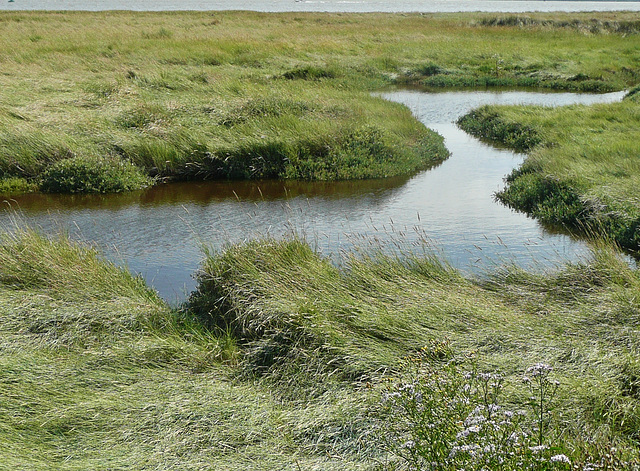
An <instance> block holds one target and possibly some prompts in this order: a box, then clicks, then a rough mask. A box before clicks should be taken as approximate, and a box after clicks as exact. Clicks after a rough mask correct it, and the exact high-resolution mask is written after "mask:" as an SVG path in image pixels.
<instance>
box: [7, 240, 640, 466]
mask: <svg viewBox="0 0 640 471" xmlns="http://www.w3.org/2000/svg"><path fill="white" fill-rule="evenodd" d="M0 260H1V261H2V263H1V264H0V316H1V317H2V322H1V323H0V348H1V349H2V352H3V355H2V360H0V363H1V364H2V367H1V369H0V371H1V373H0V417H1V418H2V420H1V421H0V423H2V426H1V427H0V441H1V442H2V443H3V447H2V448H1V449H0V463H2V466H3V467H5V468H6V469H61V470H71V469H88V468H93V469H104V468H110V469H145V468H149V467H151V468H156V469H175V468H177V467H179V468H180V469H246V468H247V467H250V468H255V469H283V468H288V469H296V468H297V467H298V466H300V467H301V468H302V469H309V468H313V469H376V468H377V467H379V465H381V464H383V463H385V462H386V463H388V464H389V466H391V465H392V463H393V462H394V461H395V460H394V458H393V456H391V457H389V456H387V455H386V451H385V450H386V446H383V444H384V443H385V441H384V437H383V436H382V435H380V433H383V434H384V431H385V430H388V429H391V428H393V427H395V426H396V425H401V422H397V419H398V418H397V417H395V418H394V416H393V415H387V413H386V412H384V409H381V408H380V406H379V404H380V401H381V399H382V397H383V395H384V393H385V391H387V386H386V385H387V382H386V381H385V378H388V377H389V376H393V377H399V378H403V377H404V376H405V374H409V373H410V370H407V369H405V366H403V365H404V364H405V361H404V360H403V358H405V357H406V356H408V355H415V354H417V353H419V352H420V351H423V352H424V351H428V352H431V353H429V356H427V357H425V358H426V360H427V361H428V364H429V366H430V368H434V369H435V370H436V371H438V370H442V372H443V373H444V371H445V369H446V366H445V365H446V363H443V361H446V360H448V359H454V360H455V361H462V359H464V358H467V357H468V356H469V355H470V354H473V356H474V357H475V362H476V364H477V365H478V368H479V369H480V371H492V372H496V371H499V372H502V373H503V374H504V375H505V377H506V383H505V384H506V387H505V393H504V394H505V400H506V401H507V402H508V403H509V404H513V405H514V406H518V405H519V404H520V405H522V404H523V403H524V402H526V397H527V396H526V394H527V393H526V390H525V389H523V386H522V383H521V382H520V381H519V378H520V377H521V376H522V375H523V374H524V372H525V370H526V368H527V367H529V366H531V365H532V364H535V363H537V362H541V361H542V362H546V363H549V364H551V365H553V367H554V375H555V376H554V378H557V379H558V380H559V381H560V388H559V390H558V394H557V399H556V408H555V412H554V416H553V420H552V422H551V423H552V425H551V428H550V429H549V431H548V432H547V434H548V436H549V437H550V440H551V442H552V444H553V445H554V446H558V447H560V448H558V449H561V450H562V451H563V452H564V453H566V454H568V455H570V457H571V460H572V461H573V462H574V463H576V464H580V463H582V464H585V463H587V462H595V461H597V460H599V459H607V458H606V457H605V455H606V454H607V453H608V452H609V451H610V449H611V447H613V446H615V447H617V449H618V450H620V452H619V453H620V454H622V456H625V457H626V458H625V459H626V460H627V461H628V460H632V461H633V460H634V459H637V457H638V440H640V437H639V436H638V430H639V429H640V409H638V377H640V369H639V365H640V362H639V361H638V358H639V356H638V355H639V349H640V344H639V343H638V340H639V339H638V335H637V328H638V323H639V322H640V319H639V317H638V312H640V306H638V299H639V297H638V291H639V290H640V278H639V277H638V273H637V271H635V270H632V269H630V268H629V267H628V266H627V265H626V264H625V263H624V262H622V261H621V260H620V259H619V258H618V256H617V255H615V253H614V252H613V251H611V250H610V249H607V248H601V249H596V250H595V252H594V254H593V257H592V258H591V259H588V260H584V261H583V262H580V263H576V264H568V265H566V266H562V267H559V268H558V269H557V270H556V271H553V272H548V273H538V274H535V273H528V272H524V271H522V270H520V269H517V268H515V267H512V266H505V267H503V268H502V269H500V270H498V271H497V272H495V273H492V274H486V275H483V276H482V277H480V278H479V279H469V278H465V277H463V276H462V275H461V274H460V273H458V272H457V271H455V270H453V269H452V268H450V267H448V266H447V265H446V264H444V263H442V262H441V261H439V260H438V258H437V257H435V256H433V255H430V253H429V252H428V251H426V252H425V253H424V254H422V255H417V256H416V255H408V254H400V253H399V254H398V256H393V255H382V254H381V253H379V252H377V251H374V252H371V253H370V254H369V255H367V254H366V253H359V254H356V253H352V254H346V258H345V260H344V263H343V265H341V267H336V266H334V265H332V264H331V263H329V262H328V261H327V260H325V259H323V258H322V257H320V256H319V255H318V254H316V253H315V252H314V251H313V250H312V249H311V248H310V247H309V246H308V245H307V244H306V243H305V242H304V241H301V240H298V239H289V240H284V241H276V240H262V241H256V242H252V243H248V244H242V245H238V246H231V247H228V248H227V249H225V250H224V251H222V252H220V253H208V254H207V256H206V260H205V262H204V264H203V266H202V269H201V271H200V272H199V274H198V280H199V288H198V291H197V292H196V293H194V295H193V296H192V298H191V299H190V300H189V302H188V303H187V305H185V306H184V307H183V308H182V309H180V310H178V311H172V310H170V309H169V308H168V307H167V306H166V305H165V304H164V303H163V302H162V301H161V300H159V299H158V297H157V296H156V295H155V293H153V292H152V291H151V290H150V289H149V288H147V287H146V286H145V285H144V282H143V281H142V280H140V279H139V278H136V277H133V276H131V275H130V274H129V273H128V272H127V271H126V270H123V269H121V268H118V267H115V266H114V265H112V264H111V263H109V262H106V261H104V260H103V259H102V258H101V257H100V255H99V254H98V253H97V252H96V251H95V250H93V249H91V248H87V247H84V246H79V245H76V244H73V243H70V242H69V241H68V240H67V239H66V238H65V237H57V238H54V239H47V238H45V237H43V236H41V235H38V234H37V233H34V232H33V231H30V230H17V232H14V234H13V235H8V234H5V235H4V236H3V242H2V244H1V245H0ZM438 345H440V346H442V345H446V348H445V349H444V350H443V349H440V348H439V347H438V348H436V347H437V346H438ZM424 346H427V348H428V350H421V349H422V347H424ZM634 457H635V458H634ZM383 467H384V466H383ZM391 469H393V468H391ZM579 469H582V468H579ZM609 469H621V470H622V469H634V468H628V467H627V468H624V467H619V466H618V467H616V466H613V467H610V468H609Z"/></svg>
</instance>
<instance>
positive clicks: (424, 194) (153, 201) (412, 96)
mask: <svg viewBox="0 0 640 471" xmlns="http://www.w3.org/2000/svg"><path fill="white" fill-rule="evenodd" d="M623 95H624V93H623V92H620V93H613V94H605V95H592V94H573V93H538V92H522V91H451V92H438V93H425V92H418V91H396V92H390V93H384V94H383V95H382V96H383V97H384V98H386V99H389V100H392V101H397V102H400V103H404V104H405V105H407V106H408V107H409V108H410V109H411V110H412V111H413V113H414V114H415V115H416V116H417V118H418V119H420V120H421V121H422V122H423V123H424V124H425V125H426V126H428V127H430V128H432V129H434V130H436V131H437V132H439V133H440V134H442V135H443V136H444V137H445V140H446V142H445V143H446V145H447V147H448V148H449V150H450V151H451V156H450V158H449V159H448V160H447V161H445V162H444V163H443V164H442V165H440V166H438V167H436V168H433V169H431V170H428V171H425V172H422V173H420V174H418V175H415V176H413V177H400V178H392V179H385V180H368V181H350V182H329V183H328V182H319V183H308V182H292V181H257V182H198V183H194V182H190V183H174V184H168V185H161V186H158V187H154V188H150V189H148V190H145V191H140V192H134V193H130V194H125V195H106V196H105V195H83V196H77V195H74V196H72V195H42V194H31V195H23V196H20V197H17V198H15V201H13V202H11V208H12V209H18V210H19V211H20V214H21V216H20V217H21V218H23V219H24V221H25V222H26V223H27V224H29V225H31V226H35V227H38V228H40V229H41V230H43V231H44V232H45V233H51V232H56V231H59V230H60V229H62V230H64V231H66V232H68V233H69V234H70V235H71V236H72V237H73V238H76V239H80V240H84V241H90V242H92V243H96V244H97V245H98V246H99V247H101V248H102V249H103V251H104V252H105V254H106V255H107V257H109V258H110V259H112V260H114V261H116V262H117V263H122V264H126V265H127V266H128V267H129V269H131V270H132V271H134V272H137V273H141V274H142V275H143V276H144V277H145V278H146V279H147V281H148V282H149V284H151V285H152V286H154V287H155V288H156V289H157V290H158V291H159V293H160V294H161V295H162V296H163V297H164V298H165V299H167V300H168V301H169V302H178V301H180V300H182V299H184V298H185V297H186V295H187V293H188V292H189V291H190V290H192V289H193V288H194V286H195V281H194V280H193V278H192V275H193V274H194V273H195V272H196V270H197V268H198V265H199V263H200V260H201V258H202V253H201V250H200V247H201V245H202V244H206V245H210V246H213V247H216V248H219V247H222V246H224V244H228V243H234V242H239V241H243V240H246V239H249V238H252V237H260V236H264V235H273V236H282V235H284V234H286V233H288V232H292V231H295V232H296V233H298V234H302V235H305V236H306V237H307V238H308V239H309V241H310V242H311V243H312V244H313V245H315V246H317V248H318V250H319V251H321V252H322V253H323V254H326V255H335V254H338V253H339V252H340V251H341V250H348V249H350V248H351V247H353V246H354V245H358V244H362V243H363V241H367V240H369V241H370V240H374V239H375V240H377V243H379V244H382V245H383V246H384V245H390V244H391V243H393V242H398V241H400V243H401V244H403V245H404V246H406V247H407V248H410V247H411V246H412V244H416V245H417V246H421V244H422V242H421V241H422V240H423V239H427V240H429V241H431V243H432V244H433V245H434V247H436V248H437V249H438V250H439V251H441V252H442V253H443V256H445V257H446V258H447V259H448V260H449V261H450V262H451V263H452V264H453V265H454V266H456V267H459V268H461V269H463V270H471V271H473V270H484V269H486V267H487V264H494V263H501V262H503V261H505V260H509V261H513V262H515V263H518V264H520V265H522V266H525V267H528V268H530V267H533V266H535V265H539V264H543V265H548V264H553V263H557V262H558V261H562V260H566V259H569V260H571V259H575V258H577V257H580V256H581V255H582V254H584V253H585V252H586V251H587V248H586V245H585V244H584V243H583V242H581V241H579V240H574V239H572V238H571V237H569V236H567V235H564V234H557V233H551V232H548V231H546V230H545V229H543V228H542V227H541V226H540V225H539V224H538V223H537V222H536V221H534V220H532V219H530V218H528V217H526V216H525V215H523V214H520V213H516V212H514V211H512V210H510V209H509V208H506V207H504V206H502V205H500V204H499V203H496V202H494V200H493V194H494V193H495V192H496V191H498V190H499V189H501V188H502V186H503V177H504V176H505V175H507V174H508V173H509V172H510V171H511V170H512V169H513V168H514V167H517V166H518V165H519V164H520V163H521V162H522V160H523V158H524V156H523V155H519V154H515V153H513V152H511V151H509V150H506V149H498V148H494V147H492V146H489V145H487V144H485V143H482V142H481V141H479V140H477V139H475V138H473V137H471V136H469V135H467V134H465V133H464V132H463V131H461V130H460V129H458V128H457V127H456V126H455V124H453V122H454V121H455V120H456V119H457V118H458V117H459V116H461V115H463V114H465V113H466V112H468V111H470V110H471V109H473V108H477V107H479V106H481V105H484V104H490V103H497V104H511V103H513V104H519V103H529V104H539V105H546V106H560V105H568V104H573V103H584V104H590V103H597V102H611V101H617V100H620V99H621V98H622V97H623ZM5 208H7V210H5V211H3V212H2V213H0V224H2V226H3V227H5V228H10V226H11V225H12V224H13V222H12V218H13V217H14V215H13V213H12V210H10V209H8V208H9V206H8V205H6V206H5Z"/></svg>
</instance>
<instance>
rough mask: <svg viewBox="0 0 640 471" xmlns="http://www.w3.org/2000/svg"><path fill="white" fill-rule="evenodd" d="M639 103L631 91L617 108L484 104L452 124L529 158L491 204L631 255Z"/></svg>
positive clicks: (637, 215)
mask: <svg viewBox="0 0 640 471" xmlns="http://www.w3.org/2000/svg"><path fill="white" fill-rule="evenodd" d="M639 105H640V103H639V102H638V99H637V94H635V93H633V94H629V95H628V96H627V98H625V100H623V101H622V102H621V103H613V104H605V105H596V106H588V107H587V106H569V107H563V108H557V109H550V108H541V107H496V106H490V107H485V108H482V109H480V110H476V111H473V112H471V113H470V114H468V115H467V116H465V117H463V118H462V119H461V120H460V122H459V124H460V125H461V127H462V128H463V129H465V130H466V131H468V132H470V133H472V134H474V135H476V136H480V137H484V138H488V139H491V140H497V141H499V142H501V143H504V144H507V145H509V146H511V147H514V148H516V149H519V150H522V151H526V152H529V155H528V157H527V159H526V161H525V163H524V164H523V165H522V167H520V168H518V169H516V170H515V171H513V172H512V173H511V175H509V176H508V177H507V179H506V180H507V187H506V189H505V190H503V191H502V192H500V193H498V195H497V197H498V199H499V200H501V201H503V202H504V203H506V204H508V205H510V206H512V207H514V208H516V209H519V210H522V211H525V212H527V213H528V214H531V215H532V216H534V217H536V218H538V219H540V220H541V221H543V222H545V223H549V224H554V225H562V226H565V227H568V228H569V229H572V230H574V231H582V232H587V233H595V234H602V235H604V236H605V237H608V238H610V239H612V240H613V241H615V242H616V243H618V244H620V245H622V246H623V247H625V248H628V249H631V250H634V251H637V250H638V249H639V248H640V229H639V225H640V208H639V206H638V191H637V189H638V184H639V183H640V182H639V181H638V176H639V175H640V167H639V166H638V142H639V141H640V132H639V130H638V125H637V124H638V120H639V119H640V114H639V113H640V106H639Z"/></svg>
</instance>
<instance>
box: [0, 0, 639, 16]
mask: <svg viewBox="0 0 640 471" xmlns="http://www.w3.org/2000/svg"><path fill="white" fill-rule="evenodd" d="M1 10H90V11H101V10H135V11H165V10H199V11H205V10H253V11H263V12H285V11H300V12H302V11H323V12H423V13H434V12H461V11H493V12H527V11H616V10H631V11H640V2H625V1H623V2H615V1H599V2H584V1H542V0H537V1H526V0H521V1H496V0H395V1H389V0H180V1H176V0H13V1H8V0H0V11H1Z"/></svg>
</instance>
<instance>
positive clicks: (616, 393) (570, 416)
mask: <svg viewBox="0 0 640 471" xmlns="http://www.w3.org/2000/svg"><path fill="white" fill-rule="evenodd" d="M199 281H200V284H199V288H198V291H197V292H196V293H194V294H193V296H192V298H191V299H190V301H189V308H190V310H191V312H193V313H194V314H195V315H196V316H197V317H198V318H200V319H202V320H203V321H204V322H206V323H208V324H209V325H212V326H213V325H216V326H218V327H222V326H224V328H225V329H227V331H228V332H231V333H232V335H233V336H234V337H235V338H237V341H238V343H239V345H241V347H242V351H243V356H244V360H243V365H244V371H245V374H250V375H257V376H258V377H261V378H264V379H266V380H267V381H269V382H271V383H273V385H274V388H278V389H282V391H283V394H293V395H294V396H295V397H301V396H303V395H304V394H305V393H306V394H309V391H311V392H312V393H313V394H321V393H322V392H323V391H325V390H326V389H327V388H331V387H333V386H332V384H335V383H336V382H337V383H338V384H340V383H344V382H349V383H351V382H354V381H355V382H356V383H357V384H361V385H362V386H364V385H365V383H366V384H375V383H377V382H378V381H379V380H380V377H381V376H384V375H392V376H393V375H396V374H400V371H401V367H400V365H401V358H403V357H404V356H406V355H408V354H412V352H418V351H419V350H420V348H421V347H422V346H424V345H431V344H434V343H435V344H439V343H441V342H446V343H447V345H448V353H446V355H445V357H442V358H446V357H448V356H449V355H451V356H452V357H453V358H456V357H457V358H462V357H464V356H465V355H467V354H471V353H472V352H473V353H474V354H475V356H476V359H477V362H478V365H479V368H480V369H481V371H500V372H501V373H503V374H505V375H506V377H507V378H509V381H514V382H516V383H517V378H518V377H520V376H521V375H522V374H523V373H524V371H525V370H526V369H527V367H529V366H531V365H533V364H535V363H538V362H540V361H543V362H546V363H549V364H551V365H553V366H554V367H555V368H556V371H557V375H558V378H559V380H560V382H561V384H562V386H561V389H560V390H559V391H560V392H559V398H558V400H559V401H560V404H561V405H560V407H559V408H560V411H559V415H558V417H556V419H557V420H558V421H559V422H557V425H556V426H557V427H560V428H558V429H557V430H556V431H555V432H554V433H553V434H552V435H554V436H556V437H558V440H560V441H562V443H563V445H562V446H563V447H566V448H568V449H570V450H574V451H575V450H578V449H580V450H583V451H582V452H583V453H584V454H583V455H582V456H580V453H582V452H580V453H576V456H577V457H578V458H579V459H586V457H587V455H589V453H596V452H595V451H594V450H595V449H596V448H597V447H596V446H595V445H594V441H595V442H599V440H601V439H603V440H604V442H599V443H600V444H599V445H598V446H612V444H613V443H618V444H620V445H622V444H626V445H622V446H625V447H631V448H630V449H631V450H636V451H634V453H636V452H637V449H636V448H635V446H636V443H637V440H638V435H637V430H638V427H640V415H639V412H640V409H638V408H637V398H634V394H635V393H633V392H632V389H633V387H631V389H630V386H629V385H630V384H631V383H633V384H635V379H632V378H635V376H634V374H635V373H634V374H631V375H629V371H630V370H629V368H631V369H632V370H633V369H634V368H635V366H632V365H636V363H637V356H638V352H639V350H638V349H639V347H640V344H639V343H638V340H639V338H638V336H637V335H636V333H635V330H634V329H636V328H637V325H638V320H639V319H638V316H637V307H638V306H636V305H635V296H636V294H637V292H638V289H639V288H640V278H638V274H637V272H636V271H634V270H632V269H630V268H629V267H628V266H627V265H626V264H625V263H624V262H623V261H622V260H620V259H619V258H618V257H617V255H615V253H614V252H613V251H611V250H609V249H601V250H598V251H596V252H595V253H594V257H593V259H592V260H588V261H584V262H582V263H578V264H575V265H567V266H566V267H563V268H561V269H560V270H559V271H558V272H554V273H549V274H533V273H528V272H524V271H522V270H520V269H517V268H515V267H504V269H503V270H500V271H498V272H497V273H495V274H492V275H489V276H486V277H483V278H482V279H480V280H477V281H475V280H470V279H466V278H464V277H462V276H461V275H460V274H459V273H457V272H456V271H455V270H453V269H451V268H450V267H448V266H447V265H446V264H443V263H442V262H440V261H439V260H438V259H437V258H434V257H432V256H418V257H417V256H409V255H408V256H407V257H404V256H403V257H399V258H397V257H395V256H387V255H382V254H379V253H378V254H374V255H371V256H363V255H349V256H348V258H347V259H346V265H345V266H344V268H343V269H339V268H336V267H335V266H333V265H331V264H330V263H329V262H328V261H327V260H324V259H322V258H321V257H319V256H318V255H317V254H315V253H314V252H313V251H312V250H311V249H310V248H309V246H308V245H307V244H306V243H304V242H303V241H300V240H295V239H294V240H289V241H282V242H278V241H272V240H267V241H262V242H253V243H249V244H243V245H240V246H234V247H231V248H229V249H228V250H226V251H224V252H222V253H221V254H218V255H209V256H208V257H207V260H206V261H205V264H204V265H203V268H202V271H201V273H200V274H199ZM434 361H435V362H434V363H433V364H432V366H433V367H434V368H436V369H437V368H438V366H437V365H438V361H441V357H439V356H436V357H434ZM633 390H635V389H633ZM508 394H509V395H510V396H509V397H508V399H507V400H508V401H509V402H511V403H515V404H518V403H519V402H521V401H523V400H524V398H523V396H521V395H520V394H523V393H521V392H520V393H519V392H518V390H517V388H516V389H511V387H510V389H509V393H508ZM312 397H313V396H312ZM390 420H393V419H390ZM560 424H561V425H560ZM555 434H557V435H555ZM595 437H599V438H597V439H596V438H595ZM605 437H606V438H605ZM605 443H606V444H608V445H604V444H605Z"/></svg>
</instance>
